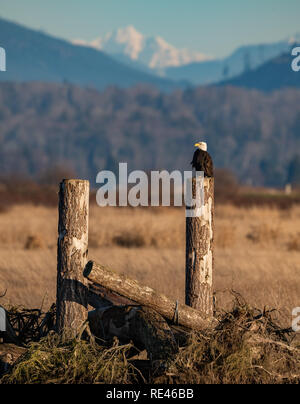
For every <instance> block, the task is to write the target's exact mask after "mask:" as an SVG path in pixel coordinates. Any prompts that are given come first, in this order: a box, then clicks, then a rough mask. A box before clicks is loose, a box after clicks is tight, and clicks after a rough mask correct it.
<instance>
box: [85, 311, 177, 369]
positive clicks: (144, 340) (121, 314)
mask: <svg viewBox="0 0 300 404" xmlns="http://www.w3.org/2000/svg"><path fill="white" fill-rule="evenodd" d="M89 326H90V330H91V332H92V333H93V334H94V335H95V336H96V337H98V338H101V339H109V338H113V337H115V336H116V337H118V338H120V340H122V341H124V342H125V341H127V342H128V341H133V342H134V344H135V345H136V346H137V347H138V348H142V349H146V350H147V353H148V357H149V359H150V360H151V361H161V360H164V361H169V360H171V359H172V357H173V356H174V354H176V353H177V352H178V347H177V344H176V341H175V338H174V335H173V333H172V331H171V329H170V327H169V326H168V324H167V322H166V321H165V320H164V319H163V317H162V316H161V315H160V314H158V313H157V312H155V311H154V310H152V309H150V308H148V307H141V306H114V307H108V308H104V309H98V310H94V311H91V312H89Z"/></svg>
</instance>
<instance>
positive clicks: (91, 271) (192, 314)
mask: <svg viewBox="0 0 300 404" xmlns="http://www.w3.org/2000/svg"><path fill="white" fill-rule="evenodd" d="M84 276H85V278H87V279H88V280H89V281H90V282H91V283H92V284H93V286H95V285H101V287H103V288H106V289H108V290H109V291H111V292H114V293H117V294H118V295H120V296H124V297H126V298H127V299H130V300H132V301H134V302H136V303H138V304H140V305H143V306H146V307H149V308H151V309H152V310H154V311H156V312H157V313H159V314H160V315H161V316H163V317H165V318H166V319H168V320H170V321H174V320H175V322H176V323H177V324H179V325H182V326H184V327H188V328H191V329H195V330H200V329H205V328H210V327H211V326H213V325H214V321H213V319H212V318H205V317H203V316H202V315H201V313H199V312H198V311H197V310H195V309H192V308H191V307H188V306H186V305H183V304H177V302H174V301H172V300H170V299H169V298H167V297H166V296H164V295H162V294H159V293H157V292H155V291H154V290H153V289H151V288H149V287H147V286H141V285H140V284H139V283H138V282H137V281H135V280H132V279H130V278H127V277H126V276H124V275H119V274H117V273H115V272H113V271H111V270H109V269H107V268H105V267H103V266H102V265H99V264H96V263H94V262H92V261H90V262H89V263H88V264H87V265H86V267H85V270H84Z"/></svg>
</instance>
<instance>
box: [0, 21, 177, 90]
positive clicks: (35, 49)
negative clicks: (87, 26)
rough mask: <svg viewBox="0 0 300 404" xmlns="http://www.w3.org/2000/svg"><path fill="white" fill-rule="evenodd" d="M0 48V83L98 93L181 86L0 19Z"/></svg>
mask: <svg viewBox="0 0 300 404" xmlns="http://www.w3.org/2000/svg"><path fill="white" fill-rule="evenodd" d="M0 46H1V47H3V48H4V49H5V50H6V56H7V71H6V72H1V73H0V80H1V81H8V80H10V81H19V82H21V81H44V82H60V83H62V82H64V81H67V82H70V83H74V84H77V85H81V86H90V87H94V88H97V89H99V90H102V89H104V88H106V87H108V86H111V85H117V86H120V87H129V86H132V85H136V84H138V83H146V84H149V85H154V86H156V87H158V88H159V89H160V90H163V91H169V90H172V89H174V88H177V87H180V86H181V85H180V84H177V83H174V82H172V81H171V80H166V79H161V78H159V77H157V76H155V75H154V74H153V75H152V74H149V73H147V72H143V71H141V70H138V69H134V68H132V67H130V66H128V65H125V64H122V63H120V62H118V61H117V60H116V59H113V58H112V57H110V56H108V55H106V54H105V53H103V52H101V51H99V50H96V49H92V48H89V47H84V46H76V45H72V44H71V43H69V42H67V41H64V40H61V39H57V38H54V37H51V36H49V35H47V34H45V33H42V32H38V31H34V30H31V29H28V28H25V27H23V26H21V25H18V24H15V23H12V22H8V21H6V20H3V19H0Z"/></svg>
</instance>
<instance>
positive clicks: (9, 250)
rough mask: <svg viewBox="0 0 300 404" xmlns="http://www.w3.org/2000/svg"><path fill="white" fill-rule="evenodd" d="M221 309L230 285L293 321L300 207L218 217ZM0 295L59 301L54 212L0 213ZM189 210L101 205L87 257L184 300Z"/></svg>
mask: <svg viewBox="0 0 300 404" xmlns="http://www.w3.org/2000/svg"><path fill="white" fill-rule="evenodd" d="M215 226H216V231H215V239H216V240H215V290H216V291H217V306H218V308H219V309H221V308H222V309H227V308H229V307H230V305H231V302H232V296H231V294H230V290H231V289H233V290H235V291H238V292H239V293H241V294H242V296H243V297H244V298H245V299H246V301H247V302H248V303H249V304H251V305H253V306H254V307H258V308H261V309H263V308H264V307H265V306H266V307H267V308H275V309H277V310H278V311H279V312H278V317H279V321H280V323H281V324H282V325H284V326H290V325H291V311H292V309H293V308H294V307H297V306H300V282H299V279H300V233H299V229H300V207H293V208H291V209H289V210H279V209H272V208H267V207H257V208H236V207H233V206H230V205H228V206H226V205H219V206H217V207H216V215H215ZM0 228H1V229H2V231H1V234H0V294H1V292H4V291H5V290H6V289H7V293H6V296H5V298H3V299H1V302H3V304H6V305H7V304H13V305H23V306H25V307H31V308H37V307H41V305H42V304H43V307H44V309H47V308H48V307H49V306H50V305H51V303H52V302H54V301H55V283H56V238H57V211H56V209H55V208H50V207H43V206H38V207H35V206H31V205H24V206H22V205H17V206H12V207H11V208H10V209H9V210H8V211H4V212H2V213H0ZM184 255H185V217H184V211H183V210H181V209H174V208H155V209H154V208H152V209H150V208H149V209H131V208H99V207H97V206H95V205H92V207H91V212H90V249H89V258H90V259H95V260H97V261H99V262H101V263H103V264H105V265H108V266H109V267H111V268H113V269H115V270H117V271H119V272H121V273H126V274H127V275H129V276H131V277H134V278H136V279H138V280H139V281H141V282H142V283H144V284H147V285H149V286H151V287H153V288H155V289H157V290H159V291H160V292H163V293H164V294H166V295H168V296H170V297H172V298H174V299H179V300H180V301H183V300H184V278H185V274H184V266H185V256H184Z"/></svg>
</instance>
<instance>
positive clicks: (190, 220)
mask: <svg viewBox="0 0 300 404" xmlns="http://www.w3.org/2000/svg"><path fill="white" fill-rule="evenodd" d="M196 183H198V187H202V191H201V192H196ZM191 188H192V197H193V199H194V200H196V198H197V199H198V203H199V205H200V208H198V209H196V210H197V214H195V215H194V216H193V217H187V218H186V292H185V296H186V304H187V305H188V306H191V307H193V308H194V309H196V310H199V311H200V312H201V313H203V315H205V316H206V317H212V316H213V263H214V258H213V240H214V179H213V178H196V177H194V178H193V179H192V187H191ZM198 189H199V188H198ZM199 198H201V199H202V200H200V201H199Z"/></svg>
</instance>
